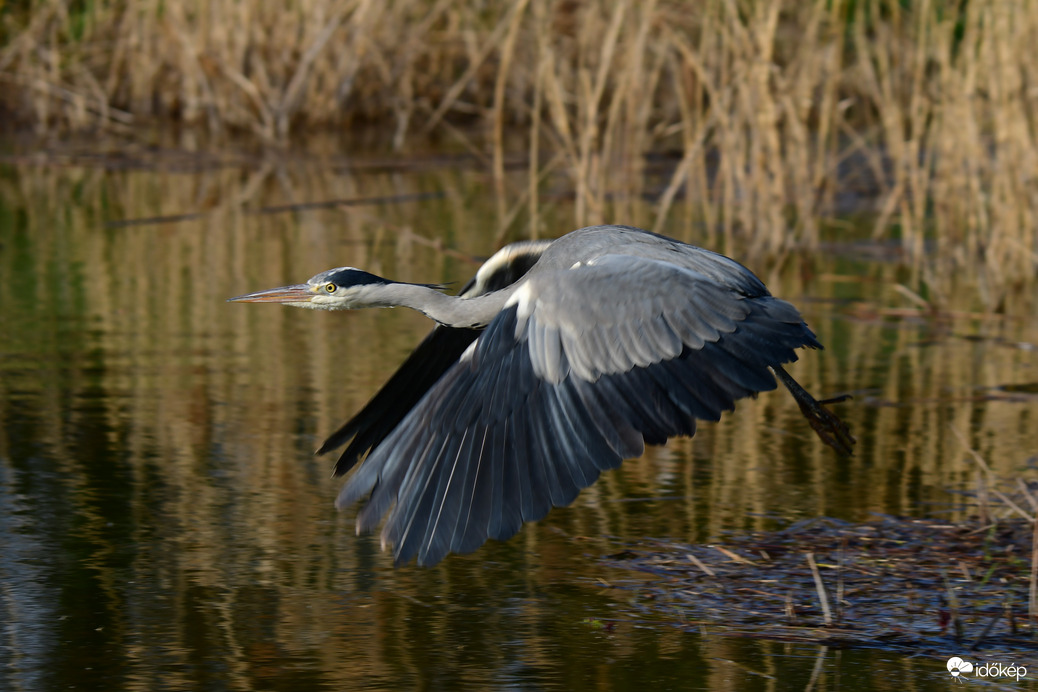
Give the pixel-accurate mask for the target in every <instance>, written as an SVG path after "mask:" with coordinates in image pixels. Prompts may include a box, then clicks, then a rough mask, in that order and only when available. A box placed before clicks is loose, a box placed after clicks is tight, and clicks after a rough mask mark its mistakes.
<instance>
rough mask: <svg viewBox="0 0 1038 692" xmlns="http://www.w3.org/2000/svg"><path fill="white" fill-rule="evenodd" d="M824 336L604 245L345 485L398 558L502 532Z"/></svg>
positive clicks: (472, 350)
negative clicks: (605, 251)
mask: <svg viewBox="0 0 1038 692" xmlns="http://www.w3.org/2000/svg"><path fill="white" fill-rule="evenodd" d="M801 346H809V347H820V344H819V343H818V342H817V340H816V339H815V337H814V334H812V333H811V331H810V330H809V329H808V328H807V326H806V325H805V324H804V323H803V321H802V319H801V317H800V314H799V313H798V312H797V310H796V309H795V308H794V307H793V306H792V305H790V304H789V303H786V302H784V301H782V300H778V299H776V298H774V297H772V296H770V295H768V294H767V293H764V294H754V295H748V294H745V293H740V292H739V291H738V290H735V289H733V288H732V287H730V286H727V287H726V286H722V285H720V284H718V283H717V282H715V281H713V280H711V279H710V278H708V277H707V276H706V275H704V274H702V273H699V272H697V271H695V270H692V269H688V268H683V267H680V266H676V265H674V264H671V263H668V262H662V261H657V260H653V259H647V258H638V257H629V256H622V257H621V256H605V257H600V258H597V259H596V260H593V261H591V262H589V263H588V264H586V265H577V266H575V267H574V268H572V269H569V270H565V271H555V272H540V273H534V274H531V275H530V276H528V277H527V279H526V280H525V281H524V282H523V284H522V285H521V286H520V287H519V289H518V290H517V291H516V293H515V294H514V296H513V298H512V300H511V301H510V302H509V303H508V305H506V307H505V309H504V310H502V312H501V313H500V314H499V315H498V316H497V317H496V318H495V319H494V320H493V322H491V324H490V325H489V326H488V327H487V329H486V331H485V332H483V334H481V335H480V336H479V338H478V339H477V340H476V341H475V343H473V344H472V345H471V346H470V347H469V348H468V349H467V350H466V351H465V353H464V355H463V356H462V357H461V359H460V360H459V362H458V363H457V364H456V365H454V366H452V367H451V368H450V369H449V370H448V371H447V372H446V373H445V374H444V375H443V377H442V378H441V379H440V380H439V381H438V382H437V383H436V384H435V385H434V386H433V387H432V388H431V389H430V390H429V391H428V393H427V394H426V395H425V397H424V398H423V399H422V400H421V401H420V402H419V403H418V404H417V406H415V407H414V409H413V410H412V411H411V412H410V413H409V414H408V415H407V416H406V418H404V419H403V421H402V422H401V423H400V425H399V426H398V427H397V428H396V429H395V430H393V432H392V433H391V434H390V435H389V436H388V437H387V438H386V439H385V440H384V441H383V442H382V444H380V445H379V446H378V447H377V448H376V449H375V450H374V451H373V452H372V453H371V454H370V455H369V457H368V458H367V459H366V460H365V462H364V463H363V464H362V465H361V466H360V468H359V469H357V471H356V472H355V473H354V475H353V476H352V477H351V478H350V479H349V480H348V481H347V483H346V485H345V487H344V488H343V489H342V491H341V493H340V495H339V498H338V501H337V504H338V505H339V506H340V507H342V506H345V505H348V504H351V503H353V502H355V501H356V500H358V499H360V498H361V497H363V496H364V495H366V494H368V493H370V497H369V499H368V503H367V504H366V505H365V507H364V508H363V509H362V510H361V512H360V513H359V515H358V517H357V528H358V531H359V530H369V529H371V528H374V526H375V525H377V523H378V522H379V520H380V519H381V517H382V516H383V515H384V514H385V513H386V512H389V518H388V520H387V522H386V524H385V527H384V529H383V541H384V542H388V543H392V544H393V545H394V549H395V550H394V552H395V557H396V560H397V562H398V563H402V562H406V561H408V560H409V559H410V558H412V557H414V556H417V558H418V562H419V563H420V564H427V565H428V564H435V563H436V562H438V561H439V560H441V559H442V558H443V557H444V556H445V555H446V554H447V553H448V552H456V553H465V552H470V551H472V550H475V549H476V548H478V547H479V546H480V545H482V544H483V543H484V542H485V541H486V539H487V538H496V539H499V540H504V539H506V538H508V537H510V536H512V535H513V534H515V533H516V532H517V531H518V530H519V527H520V526H521V525H522V523H523V522H526V521H533V520H536V519H540V518H541V517H543V516H544V515H545V514H546V513H547V512H548V510H549V509H550V508H551V507H552V506H563V505H567V504H569V503H570V502H572V501H573V500H574V498H576V496H577V494H578V493H579V491H580V490H581V489H582V488H585V487H587V486H588V485H590V484H591V483H593V482H594V481H595V480H596V479H597V478H598V475H599V473H600V472H601V471H603V470H605V469H610V468H615V467H616V466H618V465H619V464H620V462H621V461H622V460H623V459H624V458H629V457H635V456H638V455H640V454H641V453H642V451H643V448H644V443H646V442H648V443H650V444H662V443H663V442H665V441H666V440H667V438H669V437H673V436H675V435H692V434H694V432H695V429H696V419H705V420H718V419H719V418H720V415H721V412H722V411H724V410H731V409H733V408H734V403H735V401H736V400H737V399H740V398H742V397H746V396H749V395H751V394H754V393H756V392H759V391H766V390H770V389H774V388H775V386H776V383H775V379H774V376H773V375H772V374H771V372H770V371H769V370H768V368H769V367H770V366H772V365H777V364H781V363H785V362H789V361H792V360H796V354H795V353H794V349H795V348H798V347H801Z"/></svg>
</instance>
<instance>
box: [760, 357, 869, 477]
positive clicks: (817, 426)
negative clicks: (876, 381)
mask: <svg viewBox="0 0 1038 692" xmlns="http://www.w3.org/2000/svg"><path fill="white" fill-rule="evenodd" d="M772 370H774V371H775V374H776V375H778V378H779V380H781V381H782V384H784V385H785V386H786V389H788V390H789V393H790V394H792V395H793V398H794V399H796V402H797V406H799V407H800V412H801V413H803V414H804V418H806V419H807V422H808V423H810V424H811V428H812V429H813V430H814V431H815V433H817V434H818V437H820V438H822V442H824V443H826V444H827V445H829V446H830V447H832V448H833V449H835V450H836V451H837V452H838V453H840V454H841V455H843V456H845V457H849V456H853V454H854V443H855V439H854V436H853V435H851V431H850V430H849V429H848V428H847V425H846V424H845V423H844V422H843V421H842V420H840V418H839V417H838V416H837V415H836V414H834V413H832V412H831V411H830V410H829V409H827V408H826V407H825V406H823V404H835V403H837V402H840V401H846V400H847V399H850V396H849V395H844V396H838V397H834V398H832V399H825V400H823V401H818V400H817V399H815V398H814V397H813V396H811V395H810V394H809V393H808V391H807V390H806V389H804V388H803V387H801V386H800V383H799V382H797V381H796V380H794V379H793V377H792V376H791V375H790V374H789V373H788V372H786V371H785V370H784V369H783V368H782V366H780V365H773V366H772Z"/></svg>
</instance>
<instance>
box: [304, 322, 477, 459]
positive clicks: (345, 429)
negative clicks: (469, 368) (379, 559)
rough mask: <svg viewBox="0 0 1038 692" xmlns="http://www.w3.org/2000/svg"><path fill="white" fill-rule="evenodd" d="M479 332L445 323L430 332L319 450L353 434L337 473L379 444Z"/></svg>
mask: <svg viewBox="0 0 1038 692" xmlns="http://www.w3.org/2000/svg"><path fill="white" fill-rule="evenodd" d="M479 334H480V330H478V329H455V328H453V327H444V326H438V327H436V328H435V329H433V330H432V331H431V332H429V334H428V335H427V336H426V337H425V339H423V340H422V343H420V344H419V345H418V348H416V349H415V350H414V352H412V353H411V355H410V356H408V357H407V360H405V361H404V363H403V365H401V366H400V368H399V369H398V370H397V371H396V372H395V373H393V376H392V377H390V378H389V381H388V382H386V384H385V385H383V386H382V389H380V390H379V391H378V393H377V394H375V396H374V397H372V399H371V401H369V402H368V403H367V405H366V406H364V408H363V409H361V410H360V412H359V413H357V415H355V416H353V418H351V419H350V420H348V421H347V422H346V423H345V424H344V425H343V426H342V427H341V428H339V429H338V430H336V431H335V432H334V433H332V434H331V436H329V438H328V439H327V440H325V441H324V444H323V445H321V448H320V449H318V450H317V454H324V453H325V452H329V451H331V450H333V449H335V448H336V447H339V446H340V445H342V444H345V443H346V442H347V441H348V440H350V438H353V440H352V442H350V445H349V446H348V447H347V448H346V449H345V451H343V453H342V455H341V456H340V457H339V460H338V461H337V462H336V463H335V471H334V475H336V476H341V475H342V474H344V473H346V472H347V471H349V470H350V469H351V468H353V467H354V466H355V465H356V463H357V462H358V461H359V460H360V458H361V457H363V456H364V455H365V454H367V453H368V450H371V449H374V448H375V447H377V446H378V445H379V443H381V442H382V440H384V439H385V438H386V436H387V435H388V434H389V433H391V432H392V431H393V428H395V427H396V426H397V425H399V424H400V421H402V420H403V419H404V416H406V415H407V413H408V412H409V411H410V410H411V409H412V408H414V407H415V405H416V404H417V403H418V402H419V401H421V399H422V397H423V396H425V393H426V392H428V391H429V388H430V387H432V386H433V385H434V384H436V380H438V379H440V377H442V376H443V373H445V372H447V369H448V368H450V366H452V365H454V363H456V362H458V358H459V357H460V356H461V354H462V353H463V352H464V351H465V349H466V348H468V345H469V344H471V343H472V342H473V341H475V340H476V337H477V336H479Z"/></svg>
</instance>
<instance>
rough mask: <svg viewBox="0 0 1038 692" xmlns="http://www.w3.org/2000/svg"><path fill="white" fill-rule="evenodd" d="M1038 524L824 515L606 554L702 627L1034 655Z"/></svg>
mask: <svg viewBox="0 0 1038 692" xmlns="http://www.w3.org/2000/svg"><path fill="white" fill-rule="evenodd" d="M1034 534H1035V532H1034V530H1033V525H1032V523H1031V522H1029V521H1027V520H1024V519H1011V520H1003V521H998V522H995V523H990V524H984V523H982V522H980V521H967V522H955V523H949V522H942V521H940V520H933V519H906V518H896V517H883V518H881V519H879V520H877V521H872V522H867V523H860V524H856V523H849V522H845V521H841V520H837V519H830V518H823V519H814V520H809V521H805V522H799V523H797V524H794V525H792V526H790V527H788V528H786V529H783V530H780V531H776V532H771V533H753V534H749V535H745V536H736V537H732V538H730V539H729V540H727V541H725V542H724V544H723V545H722V544H720V543H717V544H704V545H677V544H673V543H663V542H657V543H655V544H654V545H651V546H649V545H644V546H638V547H633V548H630V549H628V550H625V551H623V552H621V553H618V554H615V555H611V556H609V557H608V558H607V560H608V562H609V564H611V565H612V566H614V567H617V568H620V569H624V570H636V571H638V572H642V573H645V574H648V575H651V577H650V579H649V580H648V581H646V580H644V579H640V580H630V581H626V582H625V583H622V584H621V583H613V584H611V586H614V587H617V588H621V589H626V590H632V591H634V592H635V594H634V597H633V598H632V599H631V600H630V601H629V603H630V606H631V607H632V608H633V609H634V610H635V611H636V612H637V616H638V617H640V618H650V619H652V620H654V621H657V622H659V621H660V620H664V621H669V622H670V623H671V624H673V625H675V626H677V627H681V628H684V629H687V630H689V631H696V632H700V633H704V634H716V635H725V636H735V637H749V638H762V639H776V640H784V641H807V642H815V643H819V644H826V645H831V646H867V647H883V648H892V649H901V650H911V651H913V652H916V653H923V652H925V651H933V652H936V653H941V654H943V655H948V653H947V652H949V651H966V650H968V651H978V650H985V651H991V650H992V649H1005V650H1009V651H1012V652H1014V655H1016V656H1017V657H1018V658H1019V655H1020V653H1021V652H1023V651H1026V652H1028V653H1029V654H1038V639H1036V638H1035V623H1034V622H1033V621H1032V620H1031V619H1030V618H1029V614H1028V610H1029V598H1030V590H1031V588H1032V576H1033V575H1032V559H1031V557H1032V556H1031V552H1032V541H1033V539H1034Z"/></svg>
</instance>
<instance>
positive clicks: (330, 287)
mask: <svg viewBox="0 0 1038 692" xmlns="http://www.w3.org/2000/svg"><path fill="white" fill-rule="evenodd" d="M336 288H338V286H336V285H335V284H333V283H331V282H329V283H326V284H325V285H324V290H325V291H327V292H328V293H335V289H336Z"/></svg>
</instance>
